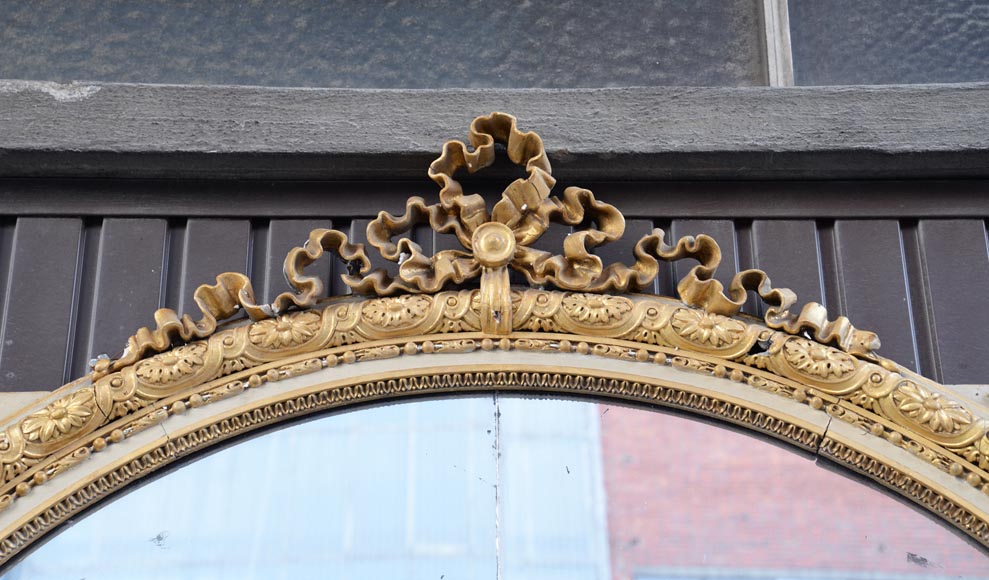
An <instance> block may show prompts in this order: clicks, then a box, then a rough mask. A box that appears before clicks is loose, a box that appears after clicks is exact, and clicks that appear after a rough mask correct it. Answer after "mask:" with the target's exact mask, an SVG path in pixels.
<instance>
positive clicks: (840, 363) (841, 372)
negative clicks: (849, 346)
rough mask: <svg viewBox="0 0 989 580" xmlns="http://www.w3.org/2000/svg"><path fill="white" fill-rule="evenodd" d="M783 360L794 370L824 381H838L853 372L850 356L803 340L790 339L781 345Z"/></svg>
mask: <svg viewBox="0 0 989 580" xmlns="http://www.w3.org/2000/svg"><path fill="white" fill-rule="evenodd" d="M783 358H784V359H785V360H786V362H787V363H789V365H790V366H791V367H793V368H794V369H796V370H798V371H800V372H801V373H803V374H805V375H809V376H814V377H820V378H822V379H825V380H838V379H843V378H845V377H847V376H848V375H850V374H852V373H853V372H855V368H856V364H855V359H854V358H852V357H851V356H849V355H847V354H845V353H843V352H841V351H839V350H836V349H833V348H830V347H827V346H824V345H822V344H818V343H816V342H811V341H809V340H807V339H805V338H790V339H788V340H787V341H786V343H785V344H784V345H783Z"/></svg>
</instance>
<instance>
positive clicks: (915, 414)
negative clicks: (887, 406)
mask: <svg viewBox="0 0 989 580" xmlns="http://www.w3.org/2000/svg"><path fill="white" fill-rule="evenodd" d="M893 400H894V401H895V402H896V408H897V409H899V411H900V412H901V413H903V414H904V415H906V416H907V417H910V418H911V419H913V420H914V421H916V422H917V423H920V424H921V425H923V426H925V427H927V428H928V429H930V430H931V431H932V432H934V433H938V434H942V433H943V434H952V433H957V432H958V431H961V430H962V429H964V428H966V427H968V426H969V425H971V424H972V413H971V412H969V410H968V409H965V408H964V407H962V406H961V405H960V404H959V403H958V402H957V401H953V400H951V399H949V398H947V397H944V396H942V395H941V394H940V393H935V392H933V391H930V390H928V389H925V388H924V387H922V386H920V385H918V384H917V383H915V382H913V381H903V382H901V383H900V384H898V385H897V386H896V390H895V391H893Z"/></svg>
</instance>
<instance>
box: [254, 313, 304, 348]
mask: <svg viewBox="0 0 989 580" xmlns="http://www.w3.org/2000/svg"><path fill="white" fill-rule="evenodd" d="M320 318H321V317H320V315H319V314H318V313H316V312H299V313H297V314H288V315H285V316H279V317H278V318H269V319H268V320H262V321H260V322H258V323H257V324H255V325H253V326H251V330H250V332H249V333H248V336H249V337H250V340H251V343H252V344H254V345H255V346H259V347H262V348H283V347H288V346H298V345H300V344H303V343H305V342H306V341H308V340H310V339H311V338H312V337H314V336H316V333H317V332H318V331H319V327H320Z"/></svg>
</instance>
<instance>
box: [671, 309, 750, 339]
mask: <svg viewBox="0 0 989 580" xmlns="http://www.w3.org/2000/svg"><path fill="white" fill-rule="evenodd" d="M670 326H672V327H673V331H674V332H676V333H677V335H679V336H681V337H682V338H684V339H686V340H689V341H690V342H693V343H696V344H699V345H702V346H710V347H713V348H721V347H724V346H729V345H732V344H735V343H737V342H738V341H739V340H741V339H742V338H743V337H744V336H745V325H744V324H742V323H741V322H738V321H737V320H732V319H731V318H727V317H725V316H720V315H717V314H708V313H707V312H704V311H702V310H692V309H689V308H680V309H678V310H677V311H676V312H674V313H673V317H672V319H671V320H670Z"/></svg>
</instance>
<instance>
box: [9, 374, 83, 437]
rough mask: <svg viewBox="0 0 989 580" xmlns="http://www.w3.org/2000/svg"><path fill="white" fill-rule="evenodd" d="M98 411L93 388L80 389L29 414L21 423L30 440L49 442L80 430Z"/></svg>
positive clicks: (25, 435) (25, 434)
mask: <svg viewBox="0 0 989 580" xmlns="http://www.w3.org/2000/svg"><path fill="white" fill-rule="evenodd" d="M94 413H96V398H95V395H94V393H93V390H92V389H91V388H87V389H80V390H78V391H76V392H74V393H72V394H71V395H69V396H67V397H64V398H62V399H59V400H57V401H55V402H54V403H52V404H50V405H48V406H47V407H45V408H44V409H42V410H40V411H38V412H36V413H34V414H32V415H29V416H28V418H27V419H25V420H24V422H23V423H21V430H22V431H23V432H24V437H25V439H27V440H28V441H32V442H38V443H48V442H49V441H52V440H55V439H59V438H61V437H64V436H65V435H69V434H71V433H73V432H75V431H78V430H79V428H80V427H82V426H83V425H85V424H86V423H87V422H89V420H90V418H91V417H92V416H93V414H94Z"/></svg>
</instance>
